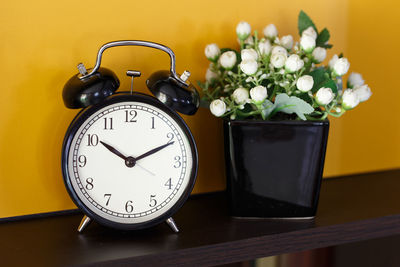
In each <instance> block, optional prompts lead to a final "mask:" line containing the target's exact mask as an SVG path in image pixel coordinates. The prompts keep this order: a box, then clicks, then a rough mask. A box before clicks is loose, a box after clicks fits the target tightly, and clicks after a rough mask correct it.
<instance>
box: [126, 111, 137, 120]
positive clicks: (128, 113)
mask: <svg viewBox="0 0 400 267" xmlns="http://www.w3.org/2000/svg"><path fill="white" fill-rule="evenodd" d="M136 116H137V111H136V110H125V122H136V120H135V118H136Z"/></svg>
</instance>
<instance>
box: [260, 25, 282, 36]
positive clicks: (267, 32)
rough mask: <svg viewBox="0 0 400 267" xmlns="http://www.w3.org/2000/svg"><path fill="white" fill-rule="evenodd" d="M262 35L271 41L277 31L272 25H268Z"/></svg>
mask: <svg viewBox="0 0 400 267" xmlns="http://www.w3.org/2000/svg"><path fill="white" fill-rule="evenodd" d="M263 33H264V36H265V37H267V38H270V39H273V38H275V37H276V36H277V35H278V30H277V29H276V27H275V25H274V24H269V25H268V26H266V27H265V28H264V30H263Z"/></svg>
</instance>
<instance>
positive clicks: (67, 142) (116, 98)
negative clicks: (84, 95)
mask: <svg viewBox="0 0 400 267" xmlns="http://www.w3.org/2000/svg"><path fill="white" fill-rule="evenodd" d="M131 101H135V102H141V103H145V104H149V105H153V106H155V107H157V108H159V109H161V110H162V111H163V112H165V113H167V114H168V115H169V116H170V117H171V118H172V119H174V120H175V121H176V123H177V124H178V126H179V127H180V128H181V129H182V131H183V133H184V135H186V137H187V139H188V142H189V146H190V149H191V152H192V158H193V164H192V168H191V174H190V178H189V182H188V185H187V186H186V188H185V189H184V192H183V193H182V195H181V196H180V197H179V199H178V200H177V201H176V203H175V204H174V205H173V206H172V207H171V208H170V209H169V210H167V211H166V212H164V213H163V214H161V215H160V216H158V217H156V218H154V219H151V220H149V221H146V222H141V223H127V224H125V223H119V222H115V221H111V220H108V219H105V218H103V217H101V216H100V215H98V214H96V213H95V212H93V211H92V210H91V209H90V208H88V207H87V206H86V205H85V204H84V203H83V201H82V200H81V199H80V198H79V196H78V194H77V193H76V192H75V189H74V187H73V185H72V183H71V179H70V176H69V172H68V156H69V152H70V148H71V144H72V140H73V138H74V137H75V134H76V132H77V131H78V130H79V128H80V127H81V125H82V124H83V123H84V122H85V121H86V120H87V119H88V118H89V117H90V116H91V115H93V114H94V113H95V112H97V111H98V110H100V109H102V108H104V107H106V106H109V105H112V104H116V103H122V102H131ZM61 155H62V156H61V169H62V175H63V180H64V184H65V187H66V189H67V192H68V194H69V196H70V197H71V199H72V201H73V202H74V203H75V205H76V206H77V207H78V208H79V209H80V210H81V211H82V212H83V213H84V214H85V215H86V216H88V217H89V218H91V219H93V220H94V221H96V222H98V223H99V224H101V225H104V226H107V227H111V228H116V229H121V230H137V229H143V228H149V227H152V226H155V225H157V224H160V223H162V222H165V221H166V220H167V219H168V218H170V217H172V216H173V215H174V214H175V213H176V212H177V211H178V210H179V209H180V208H182V206H183V204H184V203H185V202H186V200H187V199H188V197H189V195H190V193H191V192H192V190H193V187H194V184H195V182H196V177H197V171H198V152H197V146H196V142H195V140H194V137H193V135H192V133H191V131H190V129H189V127H188V126H187V124H186V122H185V121H184V120H183V119H182V117H181V116H180V115H179V114H178V113H177V112H175V111H174V110H172V109H171V108H169V107H168V106H166V105H164V104H163V103H162V102H161V101H160V100H158V99H157V98H155V97H152V96H150V95H147V94H143V93H139V92H134V93H132V94H131V93H130V92H118V93H116V94H114V95H112V96H110V97H108V98H107V99H105V100H104V101H102V102H101V103H98V104H95V105H93V106H89V107H87V108H85V109H82V110H81V111H80V112H79V113H78V114H77V115H76V116H75V118H74V119H73V120H72V122H71V124H70V125H69V127H68V129H67V132H66V134H65V137H64V141H63V145H62V150H61Z"/></svg>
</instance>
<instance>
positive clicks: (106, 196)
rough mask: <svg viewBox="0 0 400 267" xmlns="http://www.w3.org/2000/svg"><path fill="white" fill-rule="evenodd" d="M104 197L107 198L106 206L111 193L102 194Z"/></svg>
mask: <svg viewBox="0 0 400 267" xmlns="http://www.w3.org/2000/svg"><path fill="white" fill-rule="evenodd" d="M104 197H105V198H107V201H106V206H108V203H110V198H111V194H104Z"/></svg>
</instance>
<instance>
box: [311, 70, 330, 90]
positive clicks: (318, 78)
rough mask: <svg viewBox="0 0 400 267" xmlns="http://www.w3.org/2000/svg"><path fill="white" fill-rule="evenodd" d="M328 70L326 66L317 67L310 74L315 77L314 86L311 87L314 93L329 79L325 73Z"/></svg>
mask: <svg viewBox="0 0 400 267" xmlns="http://www.w3.org/2000/svg"><path fill="white" fill-rule="evenodd" d="M325 73H326V71H325V69H324V68H322V67H321V68H317V69H315V70H313V71H312V72H310V75H311V76H312V77H313V80H314V85H313V88H312V89H311V90H312V92H313V93H315V92H316V91H317V90H318V89H319V88H321V85H322V84H323V83H324V82H325V81H326V80H327V77H326V75H325Z"/></svg>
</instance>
